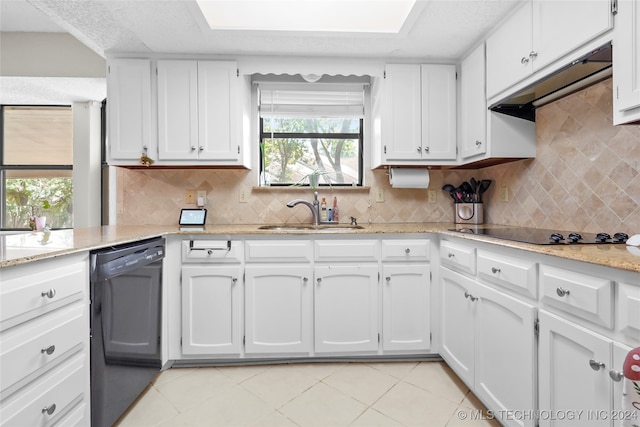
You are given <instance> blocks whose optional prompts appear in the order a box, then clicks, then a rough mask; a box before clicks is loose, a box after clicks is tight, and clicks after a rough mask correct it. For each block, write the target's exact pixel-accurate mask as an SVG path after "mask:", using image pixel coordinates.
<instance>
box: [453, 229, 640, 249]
mask: <svg viewBox="0 0 640 427" xmlns="http://www.w3.org/2000/svg"><path fill="white" fill-rule="evenodd" d="M449 231H457V232H460V233H467V234H476V235H479V236H487V237H494V238H496V239H503V240H512V241H515V242H522V243H532V244H535V245H580V244H600V245H602V244H616V243H625V242H626V241H627V239H628V238H629V236H628V235H627V234H626V233H623V232H618V233H613V234H609V233H604V232H602V233H595V234H594V233H577V232H571V231H560V230H545V229H541V228H527V227H517V228H491V227H487V228H485V227H460V228H452V229H449Z"/></svg>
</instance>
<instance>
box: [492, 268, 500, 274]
mask: <svg viewBox="0 0 640 427" xmlns="http://www.w3.org/2000/svg"><path fill="white" fill-rule="evenodd" d="M491 272H492V273H493V274H498V273H500V269H499V268H497V267H491Z"/></svg>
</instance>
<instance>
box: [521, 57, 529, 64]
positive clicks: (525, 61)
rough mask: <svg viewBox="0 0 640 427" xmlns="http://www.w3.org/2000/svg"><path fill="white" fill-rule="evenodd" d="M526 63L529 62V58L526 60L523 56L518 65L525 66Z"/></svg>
mask: <svg viewBox="0 0 640 427" xmlns="http://www.w3.org/2000/svg"><path fill="white" fill-rule="evenodd" d="M527 62H529V58H527V57H526V56H523V57H522V58H521V59H520V63H521V64H526V63H527Z"/></svg>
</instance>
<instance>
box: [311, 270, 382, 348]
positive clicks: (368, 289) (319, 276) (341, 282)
mask: <svg viewBox="0 0 640 427" xmlns="http://www.w3.org/2000/svg"><path fill="white" fill-rule="evenodd" d="M314 329H315V351H316V353H330V352H331V353H343V352H374V351H377V350H378V264H361V265H351V264H349V265H336V264H332V265H318V264H316V266H315V288H314Z"/></svg>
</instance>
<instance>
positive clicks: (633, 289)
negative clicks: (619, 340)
mask: <svg viewBox="0 0 640 427" xmlns="http://www.w3.org/2000/svg"><path fill="white" fill-rule="evenodd" d="M617 313H618V329H619V330H620V332H622V333H623V334H624V335H625V336H627V337H629V338H631V339H633V340H634V341H635V342H637V343H640V286H637V285H629V284H627V283H618V307H617Z"/></svg>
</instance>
